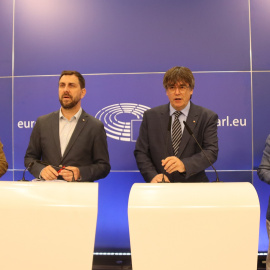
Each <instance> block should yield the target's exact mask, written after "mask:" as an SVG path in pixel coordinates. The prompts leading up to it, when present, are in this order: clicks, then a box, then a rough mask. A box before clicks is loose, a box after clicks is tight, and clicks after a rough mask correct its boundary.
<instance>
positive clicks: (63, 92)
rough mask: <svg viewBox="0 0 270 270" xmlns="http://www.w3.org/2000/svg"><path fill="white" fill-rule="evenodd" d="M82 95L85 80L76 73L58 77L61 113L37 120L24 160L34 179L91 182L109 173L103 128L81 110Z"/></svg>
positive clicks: (64, 73)
mask: <svg viewBox="0 0 270 270" xmlns="http://www.w3.org/2000/svg"><path fill="white" fill-rule="evenodd" d="M85 94H86V89H85V80H84V78H83V76H82V75H81V74H80V73H79V72H77V71H63V72H62V73H61V75H60V78H59V101H60V104H61V109H60V110H59V111H56V112H52V113H50V114H47V115H44V116H41V117H39V118H38V119H37V121H36V124H35V126H34V128H33V131H32V134H31V137H30V142H29V145H28V148H27V150H26V154H25V157H24V164H25V166H26V167H27V168H29V171H30V173H31V174H32V175H33V176H34V177H36V178H40V179H44V180H55V179H63V180H66V181H72V180H73V181H94V180H98V179H100V178H104V177H106V176H107V175H108V173H109V172H110V168H111V167H110V163H109V154H108V146H107V138H106V133H105V130H104V126H103V124H102V122H101V121H99V120H98V119H96V118H94V117H93V116H91V115H89V114H87V113H86V112H85V111H84V110H83V109H82V108H81V99H82V98H83V97H84V96H85Z"/></svg>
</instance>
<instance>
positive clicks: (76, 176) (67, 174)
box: [59, 166, 81, 182]
mask: <svg viewBox="0 0 270 270" xmlns="http://www.w3.org/2000/svg"><path fill="white" fill-rule="evenodd" d="M66 169H67V170H66ZM71 171H72V172H73V173H74V180H75V181H77V180H78V179H79V178H80V176H81V175H80V170H79V168H77V167H72V166H68V167H65V168H64V169H63V170H61V172H60V173H59V175H61V176H62V177H63V178H64V179H65V180H66V181H69V182H71V181H72V178H73V174H72V172H71Z"/></svg>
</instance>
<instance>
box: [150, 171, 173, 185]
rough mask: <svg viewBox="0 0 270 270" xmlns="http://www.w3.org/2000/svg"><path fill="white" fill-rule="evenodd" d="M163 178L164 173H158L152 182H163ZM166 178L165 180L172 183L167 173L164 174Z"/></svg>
mask: <svg viewBox="0 0 270 270" xmlns="http://www.w3.org/2000/svg"><path fill="white" fill-rule="evenodd" d="M162 178H163V174H162V173H161V174H157V175H156V176H155V177H154V178H153V179H152V180H151V182H150V183H161V182H162ZM164 180H165V182H167V183H170V181H169V179H168V177H167V176H166V175H164Z"/></svg>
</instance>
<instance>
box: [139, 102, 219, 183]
mask: <svg viewBox="0 0 270 270" xmlns="http://www.w3.org/2000/svg"><path fill="white" fill-rule="evenodd" d="M169 117H170V108H169V104H166V105H162V106H159V107H155V108H153V109H150V110H148V111H146V112H145V113H144V116H143V121H142V124H141V128H140V134H139V137H138V140H137V143H136V148H135V151H134V155H135V158H136V161H137V165H138V168H139V170H140V172H141V174H142V176H143V177H144V180H145V181H146V182H150V181H151V180H152V179H153V177H155V176H156V175H157V174H160V173H163V167H162V166H161V160H162V159H164V158H166V157H168V156H173V155H174V154H173V148H172V141H171V134H170V133H169V132H168V124H169ZM217 120H218V116H217V114H216V113H214V112H212V111H210V110H208V109H206V108H203V107H200V106H197V105H194V104H193V103H192V102H191V103H190V110H189V114H188V117H187V121H186V122H187V124H188V125H189V127H190V128H191V130H192V131H193V133H194V136H195V137H196V138H197V140H198V142H199V143H200V144H201V145H202V148H203V149H204V151H205V153H206V155H207V157H208V158H209V160H210V161H211V162H212V163H214V162H215V161H216V159H217V155H218V137H217ZM166 140H167V143H166ZM166 145H167V149H166ZM177 157H178V158H179V159H181V160H182V162H183V163H184V165H185V167H186V172H185V173H179V172H173V173H172V174H166V175H167V176H168V178H169V180H170V181H171V182H206V181H208V178H207V176H206V174H205V171H204V170H205V169H206V168H208V167H209V162H208V160H207V158H206V157H205V156H204V154H203V153H202V152H201V150H200V148H199V147H198V145H197V144H196V142H195V140H194V139H193V138H192V137H191V136H190V134H189V133H188V131H187V130H186V128H185V129H184V132H183V136H182V140H181V143H180V147H179V151H178V154H177Z"/></svg>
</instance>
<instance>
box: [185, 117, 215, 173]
mask: <svg viewBox="0 0 270 270" xmlns="http://www.w3.org/2000/svg"><path fill="white" fill-rule="evenodd" d="M217 121H218V116H217V114H214V113H212V114H211V115H210V117H209V118H208V119H207V122H206V124H205V126H204V129H203V134H202V143H201V145H202V148H203V150H204V152H205V154H206V156H207V157H208V158H209V160H210V161H211V163H212V164H213V163H214V162H215V161H216V160H217V156H218V136H217ZM194 135H195V137H196V136H197V134H194ZM198 136H199V134H198ZM190 139H191V140H194V139H193V138H190ZM194 143H195V141H194ZM181 160H182V162H183V163H184V165H185V168H186V178H189V177H190V176H192V175H194V174H197V173H199V172H201V171H203V170H205V169H206V168H208V167H209V166H210V164H209V161H208V160H207V158H206V157H205V155H204V154H203V152H202V151H201V150H199V152H197V153H194V155H192V156H190V157H186V158H183V159H181Z"/></svg>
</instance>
